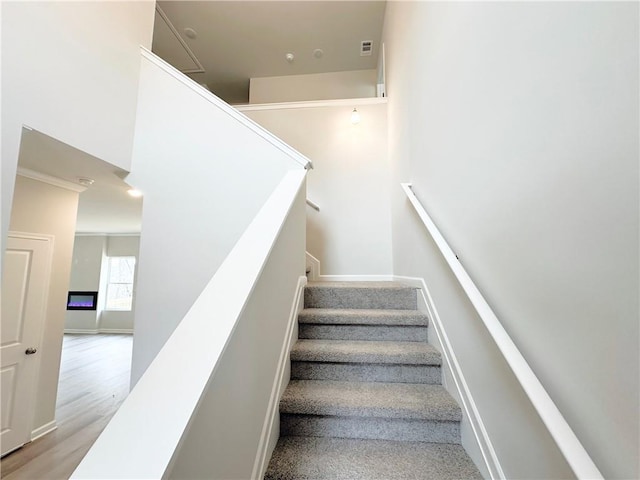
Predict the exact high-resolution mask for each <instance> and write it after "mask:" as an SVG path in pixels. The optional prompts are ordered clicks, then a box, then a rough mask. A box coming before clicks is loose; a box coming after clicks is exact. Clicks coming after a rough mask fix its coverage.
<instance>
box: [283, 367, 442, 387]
mask: <svg viewBox="0 0 640 480" xmlns="http://www.w3.org/2000/svg"><path fill="white" fill-rule="evenodd" d="M291 378H292V379H294V380H336V381H350V382H388V383H428V384H432V385H437V384H440V381H441V378H442V376H441V371H440V367H439V366H431V365H384V364H355V363H325V362H291Z"/></svg>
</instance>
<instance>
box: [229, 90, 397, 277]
mask: <svg viewBox="0 0 640 480" xmlns="http://www.w3.org/2000/svg"><path fill="white" fill-rule="evenodd" d="M290 106H291V105H289V106H288V107H290ZM299 107H300V108H280V107H277V106H276V107H274V108H270V109H262V108H261V109H260V110H251V108H252V107H248V108H242V107H240V109H241V110H242V111H243V112H244V113H245V114H246V115H248V116H249V117H250V118H252V119H253V120H255V121H256V122H258V123H259V124H260V125H262V126H264V127H265V128H267V129H269V130H270V131H272V132H273V133H275V134H276V135H278V136H279V137H280V138H282V139H283V140H285V141H286V142H287V143H289V144H290V145H292V146H293V147H295V148H296V149H297V150H299V151H300V152H302V153H304V154H305V155H306V156H307V157H309V158H311V159H313V164H314V169H313V170H311V171H310V172H309V174H308V180H307V195H308V198H309V199H310V200H311V201H313V202H314V203H317V204H318V205H319V206H320V211H319V212H316V211H315V210H312V209H311V208H309V207H308V208H307V251H308V252H309V253H311V254H312V255H313V256H314V257H316V258H317V259H319V260H320V262H321V269H322V270H321V273H322V274H323V275H384V274H391V273H392V267H391V209H390V203H391V201H390V198H391V197H390V186H389V180H388V178H389V174H390V167H389V160H388V156H387V105H386V104H385V103H377V104H369V105H366V104H360V105H358V106H357V108H358V111H359V112H360V115H361V122H360V123H359V124H357V125H352V124H351V123H350V118H351V111H352V110H353V106H352V105H344V104H343V105H340V104H338V105H332V103H331V102H327V103H326V104H325V106H321V107H318V106H315V107H311V106H309V104H304V103H303V104H300V105H299Z"/></svg>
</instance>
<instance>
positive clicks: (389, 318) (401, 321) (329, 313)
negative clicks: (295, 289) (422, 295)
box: [298, 308, 429, 327]
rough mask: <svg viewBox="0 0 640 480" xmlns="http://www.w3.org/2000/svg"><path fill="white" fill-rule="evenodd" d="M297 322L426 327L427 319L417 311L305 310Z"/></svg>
mask: <svg viewBox="0 0 640 480" xmlns="http://www.w3.org/2000/svg"><path fill="white" fill-rule="evenodd" d="M298 322H300V323H304V324H306V323H313V324H322V325H388V326H424V327H426V326H428V325H429V318H428V317H427V316H426V315H425V314H424V313H422V312H420V311H418V310H372V309H350V310H345V309H342V308H305V309H304V310H302V311H301V312H300V314H299V315H298Z"/></svg>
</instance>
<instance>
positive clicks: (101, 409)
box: [0, 334, 132, 480]
mask: <svg viewBox="0 0 640 480" xmlns="http://www.w3.org/2000/svg"><path fill="white" fill-rule="evenodd" d="M131 347H132V336H131V335H105V334H100V335H65V336H64V343H63V349H62V365H61V368H60V383H59V387H58V403H57V407H56V420H57V424H58V428H57V429H56V430H55V431H53V432H51V433H49V434H47V435H45V436H43V437H41V438H39V439H37V440H35V441H33V442H31V443H28V444H26V445H25V446H24V447H22V448H21V449H19V450H16V451H15V452H13V453H10V454H9V455H7V456H6V457H4V458H2V460H0V470H1V476H2V479H6V480H45V479H46V480H57V479H68V478H69V477H70V476H71V474H72V473H73V471H74V470H75V468H76V467H77V465H78V464H79V463H80V460H82V458H83V457H84V455H85V454H86V452H87V450H89V447H91V445H92V444H93V442H94V441H95V440H96V438H97V437H98V435H99V434H100V432H102V430H103V429H104V427H105V426H106V424H107V422H108V421H109V419H110V418H111V417H112V415H113V414H114V413H115V411H116V410H117V409H118V407H119V406H120V404H121V403H122V401H123V400H124V398H125V397H126V396H127V394H128V393H129V377H130V371H131Z"/></svg>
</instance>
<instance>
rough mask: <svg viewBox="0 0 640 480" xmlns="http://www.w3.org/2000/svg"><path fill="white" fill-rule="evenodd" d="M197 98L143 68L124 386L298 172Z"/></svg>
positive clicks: (156, 70)
mask: <svg viewBox="0 0 640 480" xmlns="http://www.w3.org/2000/svg"><path fill="white" fill-rule="evenodd" d="M200 89H201V87H199V86H196V90H194V89H193V88H192V87H191V86H187V85H185V84H184V83H182V82H181V81H179V80H178V79H176V78H175V77H173V76H172V75H170V74H169V73H167V71H165V70H164V69H163V68H161V67H160V66H158V64H156V63H154V62H153V61H152V60H148V59H146V58H145V59H144V60H143V63H142V69H141V77H140V96H139V99H138V114H137V120H136V135H135V141H134V150H133V160H132V169H131V174H130V175H129V176H128V177H127V182H130V184H131V185H134V186H135V187H136V188H138V189H140V190H141V191H142V192H143V193H144V202H143V207H142V225H143V230H142V234H141V237H140V262H139V265H138V290H137V298H136V300H135V306H134V308H135V310H136V322H135V327H134V334H135V339H134V343H133V363H132V374H131V375H132V382H133V383H135V382H136V381H137V380H138V378H139V377H140V375H141V374H142V373H143V372H144V371H145V370H146V368H147V366H148V365H149V363H150V362H151V360H153V358H154V357H155V356H156V354H157V353H158V351H159V350H160V348H161V347H162V345H163V344H164V343H165V341H166V340H167V338H169V336H170V335H171V333H172V332H173V331H174V329H175V327H176V326H177V325H178V323H180V321H181V320H182V318H183V317H184V315H185V313H186V312H187V310H188V309H189V307H191V305H192V304H193V302H194V300H195V299H196V298H197V297H198V295H199V294H200V292H201V291H202V289H203V288H204V286H205V285H206V284H207V282H208V281H209V280H210V279H211V277H212V276H213V274H214V273H215V272H216V270H217V269H218V267H219V266H220V264H221V263H222V261H223V260H224V258H225V257H226V256H227V254H228V253H229V251H230V250H231V248H232V247H233V245H234V244H235V243H236V241H237V240H238V238H239V237H240V235H241V234H242V232H243V231H244V230H245V229H246V227H247V226H248V225H249V223H250V222H251V220H252V219H253V217H254V216H255V215H256V213H257V212H258V210H259V209H260V207H261V206H262V204H263V203H264V202H265V200H266V199H267V198H268V197H269V195H270V194H271V192H272V191H273V189H274V188H275V187H276V186H277V185H278V183H279V182H280V180H281V179H282V178H283V176H284V175H285V174H286V172H287V171H288V170H292V169H301V168H303V167H302V166H301V164H299V163H297V162H296V161H295V160H293V158H292V157H290V156H289V155H288V154H287V153H285V152H283V151H282V150H280V149H279V148H276V147H275V146H274V145H273V144H271V143H269V142H268V141H267V140H265V139H264V138H262V137H260V136H258V135H256V134H255V133H254V132H253V131H251V130H250V129H249V128H247V127H246V126H245V125H244V124H242V123H240V122H239V121H238V120H237V119H236V118H233V117H232V116H230V115H229V114H228V113H227V112H226V111H223V110H222V109H221V108H219V107H218V106H217V105H216V104H215V103H211V102H210V101H208V100H206V99H204V98H203V97H202V96H201V95H200V93H199V91H200ZM233 113H234V114H236V112H233Z"/></svg>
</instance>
